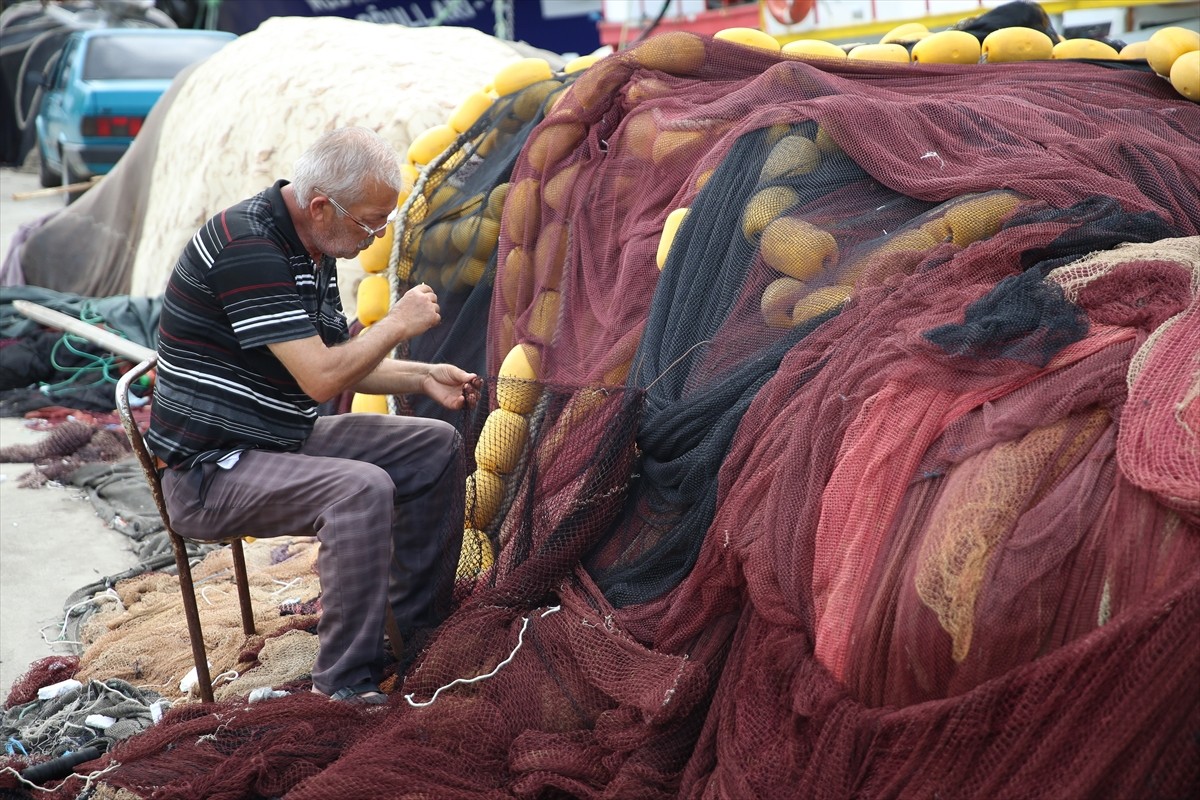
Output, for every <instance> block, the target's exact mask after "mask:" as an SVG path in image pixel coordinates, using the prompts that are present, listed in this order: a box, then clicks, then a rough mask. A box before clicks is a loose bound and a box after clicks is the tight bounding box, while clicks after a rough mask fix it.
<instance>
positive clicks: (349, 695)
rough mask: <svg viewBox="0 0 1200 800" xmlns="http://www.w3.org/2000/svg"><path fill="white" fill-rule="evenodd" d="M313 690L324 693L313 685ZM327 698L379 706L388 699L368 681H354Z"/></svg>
mask: <svg viewBox="0 0 1200 800" xmlns="http://www.w3.org/2000/svg"><path fill="white" fill-rule="evenodd" d="M313 691H314V692H316V693H317V694H324V692H321V691H320V690H318V689H317V688H316V687H315V686H314V687H313ZM329 699H330V700H337V701H340V702H343V703H350V704H352V705H358V706H381V705H384V704H386V703H387V701H388V697H387V695H386V694H384V693H383V692H381V691H379V687H378V686H376V685H375V684H373V683H371V682H370V681H363V682H362V683H356V684H354V685H353V686H343V687H342V688H340V689H338V690H337V691H336V692H334V693H333V694H331V695H329Z"/></svg>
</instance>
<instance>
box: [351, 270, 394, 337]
mask: <svg viewBox="0 0 1200 800" xmlns="http://www.w3.org/2000/svg"><path fill="white" fill-rule="evenodd" d="M357 303H358V321H359V322H361V323H362V324H363V325H373V324H374V323H376V322H378V321H379V320H381V319H383V318H384V316H386V315H387V312H388V307H389V306H391V304H392V287H391V286H390V285H389V284H388V279H387V276H386V275H380V274H376V275H368V276H367V277H365V278H363V279H362V281H361V282H359V284H358V294H357Z"/></svg>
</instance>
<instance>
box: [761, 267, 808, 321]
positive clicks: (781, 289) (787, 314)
mask: <svg viewBox="0 0 1200 800" xmlns="http://www.w3.org/2000/svg"><path fill="white" fill-rule="evenodd" d="M805 291H807V290H806V288H805V284H804V281H798V280H796V279H795V278H792V277H788V276H784V277H782V278H777V279H775V280H773V281H771V282H770V283H769V284H767V288H765V289H763V293H762V300H761V302H760V305H761V307H762V315H763V321H765V322H766V323H767V326H768V327H771V328H782V329H784V330H786V329H787V328H790V327H792V309H794V308H795V307H796V303H798V302H800V298H801V297H803V296H804V293H805Z"/></svg>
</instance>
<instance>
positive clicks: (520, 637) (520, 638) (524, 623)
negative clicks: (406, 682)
mask: <svg viewBox="0 0 1200 800" xmlns="http://www.w3.org/2000/svg"><path fill="white" fill-rule="evenodd" d="M561 610H562V606H551V607H550V608H548V609H546V610H545V611H543V612H542V613H541V617H542V618H545V617H547V616H549V615H550V614H553V613H554V612H556V611H561ZM528 627H529V617H522V618H521V630H520V631H518V632H517V645H516V647H514V648H513V649H512V652H511V653H509V654H508V658H506V659H504V660H503V661H501V662H500V663H499V664H497V665H496V668H495V669H493V670H492V671H491V672H488V673H485V674H483V675H476V676H475V677H474V678H455V679H454V680H452V681H450V682H449V683H447V684H446V685H445V686H440V687H438V690H437V691H436V692H434V693H433V697H431V698H429V699H428V700H425V701H423V702H422V701H417V700H413V697H414V695H413V694H406V695H404V699H405V700H407V701H408V704H409V705H410V706H412V707H414V708H423V707H425V706H431V705H433V701H434V700H437V698H438V695H439V694H441V693H442V692H443V691H444V690H446V689H449V688H450V687H452V686H455V685H457V684H460V683H463V684H467V683H475V682H477V681H482V680H486V679H488V678H492V677H495V676H496V674H497V673H498V672H500V670H501V669H502V668H503V667H504V666H505V665H507V664H509V663H510V662H512V660H513V659H514V658H515V657H516V655H517V651H518V650H520V649H521V645H522V644H524V643H525V629H526V628H528Z"/></svg>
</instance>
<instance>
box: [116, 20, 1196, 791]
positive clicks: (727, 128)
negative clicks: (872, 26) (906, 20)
mask: <svg viewBox="0 0 1200 800" xmlns="http://www.w3.org/2000/svg"><path fill="white" fill-rule="evenodd" d="M543 88H545V87H543ZM548 96H549V95H548V94H544V95H542V97H541V98H539V102H542V103H543V105H542V106H540V111H538V112H537V113H536V114H534V116H535V117H538V115H541V114H544V115H545V118H544V120H542V121H541V122H540V123H538V124H536V126H533V125H531V126H530V127H531V128H532V131H531V132H528V131H527V132H528V141H527V142H526V144H525V145H524V148H523V149H522V150H521V153H520V157H519V158H516V160H515V163H512V164H511V165H509V164H507V163H506V164H494V163H490V162H489V161H488V159H487V157H486V154H485V155H484V156H483V157H482V164H480V163H478V162H479V160H478V159H476V160H474V161H472V156H471V155H470V150H471V148H474V147H476V145H477V144H478V143H480V142H482V141H484V140H486V138H487V136H489V135H490V134H491V133H493V132H494V131H496V130H501V128H500V125H501V122H502V119H501V117H500V116H496V117H493V118H490V119H487V120H484V121H483V122H482V123H481V124H480V126H479V127H478V129H477V130H475V131H474V132H473V133H470V135H468V136H465V137H464V140H463V141H462V142H460V146H461V147H463V148H465V149H464V150H463V151H462V152H461V153H460V154H458V155H457V156H454V157H452V158H451V159H450V160H449V161H448V162H447V163H449V164H451V165H452V168H453V170H455V171H457V170H461V169H462V168H463V165H466V164H468V163H473V164H475V167H474V168H473V173H472V174H478V175H484V174H487V175H488V176H489V177H487V178H486V179H484V178H480V179H479V181H480V182H479V183H477V184H476V183H469V181H470V180H471V178H470V176H469V175H461V174H460V175H458V177H457V178H455V180H454V181H450V182H448V184H447V185H450V186H456V187H457V189H456V191H458V194H447V195H444V197H445V198H447V199H446V200H445V202H447V203H449V206H448V207H449V208H458V209H460V211H459V212H456V215H455V216H447V217H446V218H445V219H444V220H441V221H443V222H445V221H454V222H455V224H459V221H460V220H462V219H465V218H470V217H471V216H472V215H476V216H475V219H477V220H482V219H489V217H482V216H478V215H481V214H482V213H483V212H481V211H479V209H480V208H483V209H486V205H484V203H485V199H484V198H488V197H490V194H491V192H492V191H494V190H495V188H496V187H498V186H499V185H501V184H502V183H504V184H508V188H507V189H506V190H504V191H505V200H504V206H503V214H502V223H501V229H500V233H499V239H498V242H499V245H498V251H497V252H496V253H495V254H494V255H492V254H489V253H487V252H477V251H476V249H475V246H476V244H478V239H477V238H471V237H474V236H477V235H479V234H480V232H481V231H482V229H483V228H484V223H483V222H482V221H477V222H473V223H470V224H463V225H462V227H460V228H459V229H458V230H459V231H460V234H459V239H460V242H459V245H457V246H456V247H458V256H455V255H454V254H453V253H451V252H450V251H449V250H444V251H438V252H437V253H436V254H435V253H433V252H432V251H431V252H430V253H429V254H427V255H425V256H422V255H420V246H421V245H419V244H416V243H415V242H416V237H413V236H411V235H410V234H406V236H407V237H408V238H406V237H405V236H401V237H398V241H399V242H400V245H399V247H400V248H402V249H403V248H408V247H409V246H412V247H413V248H415V252H416V254H415V255H414V254H413V253H411V252H409V251H408V250H407V249H404V250H403V252H409V255H408V256H407V258H408V261H404V260H403V259H402V260H400V262H399V263H400V265H401V272H402V273H403V274H400V275H399V276H398V277H399V278H400V279H401V284H402V286H403V283H404V281H407V280H410V279H417V276H418V275H426V276H432V275H433V272H432V270H433V267H434V265H435V264H437V263H439V260H438V257H440V259H441V263H442V264H443V269H444V271H439V272H438V275H439V277H440V278H441V279H442V280H443V282H444V283H443V284H442V288H443V289H444V290H447V291H449V292H450V293H451V294H454V293H455V292H458V295H457V297H456V299H455V300H454V301H452V302H450V303H448V304H447V308H450V309H453V311H452V313H451V314H450V315H449V316H448V322H450V321H451V320H452V323H451V324H452V328H453V330H454V331H455V332H456V335H461V336H464V337H465V334H464V333H463V332H464V331H466V330H469V329H470V326H471V325H474V326H475V327H476V332H477V333H478V332H481V331H482V330H483V327H484V325H485V322H486V329H487V340H486V341H487V356H486V363H487V365H488V372H489V374H490V375H492V376H496V375H497V372H498V365H499V364H500V363H501V360H502V359H504V357H505V356H506V355H507V354H508V353H509V352H510V350H511V348H512V347H513V346H514V345H516V344H523V345H526V346H528V347H530V348H531V351H532V352H533V357H532V358H530V361H531V362H537V363H536V367H535V369H534V370H533V371H534V372H536V375H537V378H538V382H536V383H532V384H509V385H507V388H506V386H505V384H504V383H503V382H502V381H500V382H492V383H489V387H488V389H489V391H488V397H489V403H488V404H487V405H486V406H484V407H482V408H481V409H480V410H479V414H478V415H477V417H476V418H475V419H474V420H473V421H472V422H471V424H470V426H469V427H470V430H468V431H467V432H466V433H467V440H468V443H469V446H470V448H471V450H470V451H471V452H472V453H473V454H474V458H475V463H474V467H475V470H476V471H475V473H474V475H473V476H472V479H471V483H469V484H468V497H469V498H470V503H469V507H468V510H467V517H468V519H467V521H468V523H469V524H470V526H471V527H472V529H473V530H476V531H478V536H474V535H473V536H472V537H470V539H469V542H470V543H471V547H470V548H467V547H465V548H464V553H466V552H467V550H468V549H470V550H471V552H472V553H473V554H474V555H473V556H472V561H471V563H470V565H469V568H466V569H464V568H463V565H462V564H460V582H459V601H460V606H459V608H458V611H457V612H456V613H455V614H454V615H453V616H452V617H451V618H450V619H449V620H448V621H447V622H446V623H445V624H444V625H442V626H441V627H440V628H439V629H438V631H437V633H436V635H435V637H434V638H433V639H432V641H431V642H430V643H429V645H428V647H427V648H426V649H425V651H424V653H423V654H422V656H421V657H420V658H419V660H418V661H417V662H416V663H415V664H414V665H413V667H412V668H411V669H410V670H409V672H408V673H407V675H406V676H405V679H404V682H403V685H402V686H401V687H400V688H399V689H398V690H397V691H395V692H394V693H393V695H392V698H391V704H390V705H389V706H388V707H387V708H386V709H382V710H378V711H364V710H354V709H347V708H346V707H344V706H338V705H336V704H320V703H316V702H314V701H312V700H311V699H310V698H308V697H292V698H283V699H280V700H275V701H267V702H265V703H263V704H261V705H256V706H241V705H236V704H228V705H221V706H217V707H207V708H195V709H183V710H180V711H178V712H176V714H175V715H174V716H172V717H170V718H168V719H167V720H165V721H164V723H163V724H162V725H160V726H158V727H156V728H155V729H153V730H151V731H149V732H147V733H146V734H143V735H142V736H140V737H137V738H136V739H134V740H131V741H130V742H129V743H127V744H126V745H123V746H121V747H118V748H117V749H116V750H115V751H114V752H113V754H112V759H113V762H114V763H117V764H119V765H120V766H119V767H118V768H117V769H116V770H114V771H113V772H112V773H109V774H108V775H106V776H105V777H104V779H105V781H106V782H107V783H108V784H109V785H111V786H115V787H123V788H127V789H130V790H133V791H135V792H137V793H141V794H142V795H143V796H153V797H196V796H205V797H247V796H275V795H283V796H286V797H288V798H314V799H315V798H322V800H323V799H324V798H328V797H359V796H364V797H375V796H377V797H477V798H492V797H495V798H500V797H530V798H532V797H563V796H569V797H587V798H667V797H696V798H699V797H728V798H745V797H755V798H773V797H778V798H792V797H806V798H807V797H813V798H822V797H830V798H835V797H839V798H840V797H871V798H878V797H932V796H946V797H964V798H965V797H975V798H1001V797H1013V798H1017V797H1022V798H1023V797H1056V798H1057V797H1063V798H1085V797H1086V798H1103V797H1112V798H1126V797H1142V796H1145V797H1184V796H1187V795H1188V794H1189V793H1190V792H1193V791H1194V789H1195V787H1196V785H1197V781H1200V751H1198V750H1197V748H1196V744H1195V732H1196V730H1197V729H1198V726H1200V681H1197V680H1196V676H1197V675H1198V674H1200V641H1198V633H1197V632H1198V631H1200V522H1198V520H1197V508H1198V507H1200V505H1198V504H1200V497H1198V496H1197V491H1198V489H1197V487H1198V486H1200V465H1198V462H1197V456H1196V454H1197V452H1198V448H1197V434H1196V431H1197V424H1198V421H1197V414H1198V413H1200V412H1198V411H1197V408H1198V405H1197V402H1196V396H1197V390H1196V386H1197V385H1200V381H1198V380H1197V375H1198V374H1200V367H1198V365H1197V362H1196V359H1195V354H1196V352H1197V344H1196V343H1197V341H1200V331H1198V330H1197V325H1198V322H1197V319H1198V315H1197V310H1196V309H1197V288H1198V286H1200V277H1198V275H1200V255H1198V251H1197V245H1198V244H1200V239H1198V238H1196V237H1197V234H1198V233H1200V211H1198V210H1197V209H1200V164H1198V162H1197V160H1196V159H1195V147H1196V144H1197V139H1196V135H1195V133H1194V132H1195V131H1197V130H1200V111H1197V107H1196V106H1194V105H1192V104H1189V103H1186V102H1183V101H1181V100H1180V99H1179V98H1178V97H1177V96H1175V95H1174V94H1173V93H1172V92H1171V90H1170V89H1169V87H1166V85H1165V84H1164V83H1163V81H1162V80H1161V79H1160V78H1157V77H1155V76H1151V75H1148V74H1145V73H1141V72H1137V71H1128V70H1123V71H1117V70H1111V71H1110V70H1107V69H1105V68H1103V67H1100V66H1097V65H1094V64H1086V63H1060V62H1053V63H1036V64H1004V65H981V66H972V67H963V68H958V67H931V66H924V65H919V66H913V67H903V68H893V67H890V66H883V65H878V64H868V63H853V62H851V63H845V64H832V63H831V64H821V65H820V66H814V65H813V64H812V63H804V62H800V61H789V60H781V59H780V57H778V56H776V55H771V54H767V53H764V52H760V51H753V50H748V49H745V48H741V47H738V46H736V45H731V44H726V43H721V42H714V41H710V40H706V39H702V38H699V37H694V36H691V35H689V34H667V35H662V36H658V37H654V38H651V39H650V40H648V41H647V42H645V43H643V44H641V45H639V46H637V47H636V48H633V49H632V50H630V51H628V52H626V53H622V54H619V55H617V56H613V57H610V58H607V59H604V60H603V61H601V62H599V63H598V64H597V65H595V66H593V67H591V68H590V69H589V70H588V71H587V72H585V73H583V75H582V76H581V77H579V78H578V79H577V80H576V81H575V82H574V84H573V85H572V87H571V88H570V90H569V91H568V92H567V93H566V94H565V95H563V97H562V100H561V101H560V102H558V103H557V104H556V105H552V104H551V103H550V102H545V98H547V97H548ZM513 102H516V101H515V100H514V101H513ZM506 107H507V106H506ZM547 109H550V110H549V111H548V113H547ZM539 118H540V117H539ZM525 119H526V121H528V119H529V118H528V117H526V118H525ZM522 130H526V129H525V128H522ZM511 132H512V131H511V130H510V133H511ZM468 140H470V141H468ZM472 142H474V144H473V143H472ZM493 142H495V140H493ZM455 159H457V160H455ZM509 166H511V172H509ZM435 187H436V184H434V186H431V190H434V189H435ZM463 187H466V188H463ZM467 197H479V198H480V199H479V202H477V203H475V204H474V205H473V206H471V208H474V209H475V210H474V211H472V210H471V208H468V204H467V203H466V202H465V198H467ZM459 201H462V202H459ZM683 207H686V208H688V209H690V210H689V211H688V213H687V215H686V216H685V217H684V218H683V220H682V223H681V224H680V226H679V228H678V232H677V233H676V234H675V238H674V243H673V244H672V245H671V246H670V248H669V251H664V253H663V255H664V256H665V258H664V260H663V264H662V270H661V272H660V271H659V269H658V268H657V266H656V256H657V255H658V250H659V242H660V234H661V232H662V230H663V227H664V223H665V222H666V220H667V218H668V215H669V214H670V212H672V211H673V210H675V209H677V208H683ZM418 217H420V215H418ZM436 224H438V222H437V221H436V220H434V219H433V218H432V217H430V218H428V219H426V218H423V217H421V218H418V219H416V220H415V221H414V225H415V226H423V227H419V228H417V227H414V229H413V230H414V231H415V230H418V229H419V230H423V231H424V233H423V236H429V235H430V231H432V230H433V225H436ZM453 230H454V229H453V228H447V235H448V236H450V241H452V242H453V240H454V236H453ZM467 234H470V235H471V236H468V235H467ZM484 250H486V248H484ZM468 251H469V252H468ZM514 254H515V255H514ZM435 255H436V256H438V257H435ZM484 256H487V259H486V263H485V267H484V269H483V271H482V272H481V273H480V275H479V277H478V278H477V279H476V282H475V283H474V284H472V283H471V282H470V281H469V280H467V281H464V282H462V285H456V282H457V278H458V276H460V275H462V274H469V275H470V276H471V277H474V276H475V272H474V271H472V272H470V273H462V272H458V273H456V272H455V270H456V269H457V270H462V269H465V265H466V263H467V262H469V261H470V260H471V259H476V260H478V261H482V260H484ZM422 258H424V259H425V260H424V261H422ZM456 258H457V260H455V259H456ZM445 264H451V265H452V268H446V267H445V266H444V265H445ZM454 265H457V266H454ZM497 265H499V266H497ZM1080 265H1086V269H1082V270H1081V269H1080ZM477 267H478V265H476V269H477ZM422 270H424V271H422ZM494 288H495V289H499V291H495V292H493V289H494ZM484 308H486V309H488V313H487V318H486V320H485V319H484V315H483V312H482V311H481V309H484ZM450 338H453V337H450ZM450 338H447V339H445V340H442V341H441V342H439V343H437V344H436V345H435V346H434V347H431V348H430V349H436V350H437V352H440V353H442V354H443V355H444V356H446V357H448V358H449V360H455V358H454V352H455V350H454V348H453V346H449V345H447V342H448V341H450ZM465 346H467V345H464V347H465ZM471 346H474V345H471ZM447 347H448V348H449V349H447ZM464 352H469V351H467V350H464ZM506 391H507V393H508V394H507V395H506V394H505V392H506ZM514 408H516V409H517V410H513V409H514ZM500 412H504V413H500ZM485 505H486V506H487V512H488V513H483V512H482V511H481V509H482V508H483V506H485ZM472 548H473V549H472ZM493 551H494V552H496V555H495V557H494V560H493V557H492V553H493ZM153 787H157V788H153Z"/></svg>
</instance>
